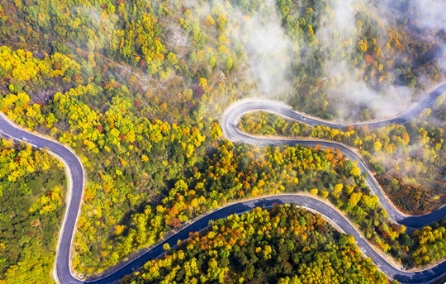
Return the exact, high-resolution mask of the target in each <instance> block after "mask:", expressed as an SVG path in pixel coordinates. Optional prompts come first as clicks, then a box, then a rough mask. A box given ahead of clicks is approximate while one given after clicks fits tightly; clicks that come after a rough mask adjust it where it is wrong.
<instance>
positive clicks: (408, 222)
mask: <svg viewBox="0 0 446 284" xmlns="http://www.w3.org/2000/svg"><path fill="white" fill-rule="evenodd" d="M443 92H446V84H443V85H440V86H438V87H437V88H436V89H435V90H434V91H432V92H431V93H430V94H429V95H427V96H426V97H425V98H424V99H423V100H422V101H420V102H419V103H418V104H417V105H416V106H415V107H413V108H412V109H410V110H408V111H407V112H405V113H404V114H402V115H400V116H398V117H395V118H392V119H389V120H381V121H373V122H363V123H358V124H349V125H345V124H336V123H332V122H329V121H323V120H319V119H317V118H312V117H309V116H307V115H305V114H302V113H299V112H296V111H294V110H292V109H291V108H290V107H288V106H286V105H284V104H281V103H279V102H275V101H267V100H243V101H240V102H238V103H236V104H234V105H232V106H231V107H230V108H228V109H227V111H226V112H225V114H224V115H223V118H222V121H221V126H222V129H223V132H224V134H225V136H226V137H227V138H228V139H230V140H232V141H234V142H239V143H248V144H253V145H258V146H273V145H297V144H299V145H303V146H310V147H311V146H316V145H320V146H322V147H323V148H338V149H340V151H341V152H342V153H343V154H344V155H345V156H346V157H347V158H348V159H350V160H353V161H358V166H359V167H360V168H361V171H362V172H366V173H367V174H368V177H367V184H368V185H369V186H370V188H371V190H372V192H373V193H374V194H376V195H377V196H378V197H379V200H380V202H381V204H382V206H383V207H384V208H385V209H386V210H387V212H388V213H389V217H390V218H391V219H392V220H393V221H394V222H397V223H399V224H404V225H405V226H407V227H413V228H418V227H422V226H425V225H428V224H430V223H432V222H434V221H437V220H439V219H441V218H443V217H445V216H446V207H442V208H441V209H439V210H437V211H434V212H432V213H430V214H426V215H421V216H407V215H405V214H403V213H401V212H399V211H398V210H397V209H396V208H395V207H394V206H393V205H392V203H391V202H390V201H389V200H388V199H387V197H386V195H385V194H384V192H383V190H382V189H381V187H380V186H379V184H378V183H377V182H376V180H375V179H374V178H373V175H372V174H371V172H370V171H369V169H368V168H367V166H366V164H365V163H364V161H363V160H362V158H361V156H360V155H359V154H357V153H356V151H355V150H354V149H352V148H349V147H348V146H346V145H344V144H341V143H336V142H331V141H326V140H317V139H284V138H270V137H256V136H251V135H248V134H246V133H242V132H240V131H239V130H238V129H237V128H236V125H237V121H238V119H239V118H240V117H241V116H242V115H244V114H246V113H248V112H252V111H255V110H264V111H269V112H273V113H276V114H278V115H281V116H284V117H287V118H289V119H294V120H297V121H301V122H303V123H306V124H308V125H310V126H316V125H325V126H329V127H331V128H338V129H346V128H347V127H348V126H351V125H353V126H358V125H368V127H369V128H377V127H382V126H385V125H388V124H392V123H398V124H401V123H405V122H407V121H409V120H410V119H412V118H414V117H416V116H417V115H418V114H420V113H421V112H422V111H423V110H424V109H425V108H427V107H430V106H431V105H432V103H433V102H434V101H435V100H436V99H437V98H438V97H439V96H440V95H441V94H443ZM0 132H1V133H2V134H3V135H4V136H7V137H10V138H12V139H15V140H19V141H23V142H25V143H29V144H31V145H33V146H34V147H37V148H45V149H47V150H48V151H50V152H51V153H53V154H54V155H55V156H57V157H58V158H59V159H61V160H62V161H63V162H64V164H65V166H66V168H67V172H68V179H69V190H68V193H67V196H68V197H67V198H68V207H67V210H66V213H65V217H64V220H63V223H62V226H61V230H60V235H59V241H58V245H57V252H56V263H55V269H54V278H55V279H56V281H57V282H59V283H114V282H117V281H118V280H119V279H121V278H122V277H124V276H125V275H127V274H131V273H132V272H133V271H135V270H137V269H139V268H140V267H141V266H143V265H144V263H146V262H147V261H148V260H151V259H154V258H157V257H160V256H162V255H163V253H164V251H163V248H162V246H163V244H165V243H169V244H170V246H171V247H175V246H176V244H177V241H178V240H185V239H187V238H188V236H189V233H190V232H195V231H201V230H203V229H204V228H206V227H207V225H208V222H209V221H210V220H215V219H219V218H225V217H227V216H229V215H230V214H241V213H244V212H247V211H250V210H252V208H254V207H257V206H260V207H265V208H268V207H271V206H272V205H273V204H275V203H277V204H286V203H295V204H296V205H299V206H304V207H306V208H308V209H310V210H312V211H315V212H318V213H320V214H322V215H323V216H324V217H325V219H327V220H328V221H329V222H330V223H332V224H333V225H335V226H336V227H337V228H339V229H341V230H342V231H344V232H345V233H347V234H350V235H353V236H354V238H355V239H356V242H357V244H358V246H359V247H360V248H361V250H362V252H363V253H364V254H365V255H366V256H368V257H370V258H371V259H372V260H373V262H374V263H375V264H376V265H377V266H378V267H379V269H380V270H381V271H383V272H384V273H386V274H387V275H388V277H389V278H391V279H396V280H398V281H400V282H402V283H431V282H433V281H435V280H436V279H439V278H440V277H442V276H443V275H444V274H446V261H443V262H442V263H440V264H438V265H436V266H433V267H431V268H429V269H425V270H422V271H417V272H407V271H403V270H400V269H399V267H394V266H392V264H391V263H389V262H387V261H386V260H385V259H384V258H383V257H382V256H381V255H380V253H379V252H376V251H375V250H374V249H373V248H372V247H371V246H370V244H369V243H368V242H367V241H366V240H365V239H364V238H363V237H362V236H361V235H360V233H359V232H358V231H356V229H355V228H354V227H353V226H352V225H351V224H350V222H349V221H348V220H347V219H345V218H344V217H343V216H342V215H340V214H339V213H338V212H337V211H336V210H335V209H334V208H333V207H332V206H331V205H329V204H327V203H324V202H322V201H320V200H317V199H314V198H311V197H308V196H303V195H299V194H278V195H275V196H268V197H263V198H258V199H252V200H248V201H240V202H236V203H233V204H231V205H228V206H224V207H222V208H220V209H218V210H215V211H213V212H211V213H209V214H207V215H204V216H203V217H201V218H199V219H197V220H195V221H194V222H193V223H191V224H189V225H188V226H186V227H184V228H183V229H182V230H180V231H178V232H176V233H175V234H174V235H172V236H171V237H169V238H167V239H165V240H163V241H162V242H160V243H158V244H157V245H156V246H154V247H152V248H151V249H150V250H148V251H146V252H145V253H142V254H141V255H139V256H138V257H136V258H134V259H133V260H131V261H128V262H127V263H124V264H122V265H120V266H119V267H116V268H111V269H110V270H109V272H108V274H105V275H103V276H102V277H100V278H98V279H90V280H81V279H77V278H76V277H74V276H73V274H72V271H71V269H70V267H71V259H70V250H71V245H72V240H73V236H74V232H75V225H76V222H77V218H78V215H79V209H80V204H81V201H82V194H83V188H84V179H85V173H84V170H83V167H82V164H81V162H80V160H79V158H78V157H77V156H76V155H75V154H74V153H73V152H72V151H71V150H70V149H68V148H67V147H65V146H63V145H61V144H59V143H58V142H54V141H52V140H50V139H48V138H44V137H41V136H39V135H38V134H33V133H31V132H28V131H25V130H23V129H21V128H20V127H18V126H16V125H14V124H12V123H11V122H9V121H8V120H7V119H6V118H5V117H4V116H0Z"/></svg>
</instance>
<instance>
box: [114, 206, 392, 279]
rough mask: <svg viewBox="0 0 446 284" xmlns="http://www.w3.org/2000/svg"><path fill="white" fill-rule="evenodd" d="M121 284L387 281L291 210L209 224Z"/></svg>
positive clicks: (343, 242) (330, 233) (347, 245)
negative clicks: (202, 230) (206, 228)
mask: <svg viewBox="0 0 446 284" xmlns="http://www.w3.org/2000/svg"><path fill="white" fill-rule="evenodd" d="M123 280H124V283H132V284H133V283H149V282H150V283H200V282H201V283H203V282H212V283H246V282H247V283H281V284H286V283H348V282H350V283H389V282H388V280H387V277H386V276H385V275H383V274H382V273H381V272H380V271H379V270H378V269H377V268H376V267H375V266H374V264H373V262H371V260H370V259H369V258H367V259H365V258H364V257H363V256H362V254H361V252H360V250H359V248H358V247H356V244H355V240H354V239H353V238H352V237H349V236H347V235H343V234H340V233H338V232H337V231H336V230H335V229H334V228H333V227H332V226H331V225H329V224H327V222H326V221H325V220H324V219H322V218H321V216H320V215H316V214H312V213H309V212H308V211H305V210H303V209H300V208H297V207H295V206H288V205H285V206H283V205H277V206H275V207H273V209H272V210H270V211H269V210H266V209H261V208H256V209H254V210H253V211H252V212H249V213H245V214H242V215H240V216H239V215H231V216H229V217H228V218H227V219H226V220H223V219H220V220H217V221H215V222H213V223H211V224H210V226H209V229H208V230H207V231H206V232H205V233H203V234H198V233H196V234H192V235H191V236H190V239H189V240H188V241H186V242H185V243H182V244H180V246H179V247H178V249H175V250H171V249H170V248H166V254H165V256H164V257H163V258H160V259H157V260H153V261H149V262H147V263H146V264H145V265H144V269H142V270H141V271H139V272H136V273H134V275H132V277H126V278H125V279H123Z"/></svg>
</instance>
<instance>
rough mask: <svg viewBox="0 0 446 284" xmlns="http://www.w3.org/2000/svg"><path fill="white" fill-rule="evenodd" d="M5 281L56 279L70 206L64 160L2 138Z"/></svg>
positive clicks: (0, 255)
mask: <svg viewBox="0 0 446 284" xmlns="http://www.w3.org/2000/svg"><path fill="white" fill-rule="evenodd" d="M0 169H1V171H0V180H1V191H0V204H1V207H0V283H50V282H51V281H52V275H51V270H52V269H53V264H54V251H55V248H56V242H57V237H58V233H59V224H60V222H61V220H62V218H61V216H62V214H63V210H64V206H63V205H64V202H63V200H64V197H65V187H66V183H65V174H64V170H63V166H62V164H61V163H59V161H57V160H56V159H54V158H53V157H52V156H51V155H50V154H48V153H46V152H43V151H36V150H34V149H32V148H31V147H30V146H29V145H24V144H16V143H13V142H11V141H9V140H5V139H1V140H0Z"/></svg>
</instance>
